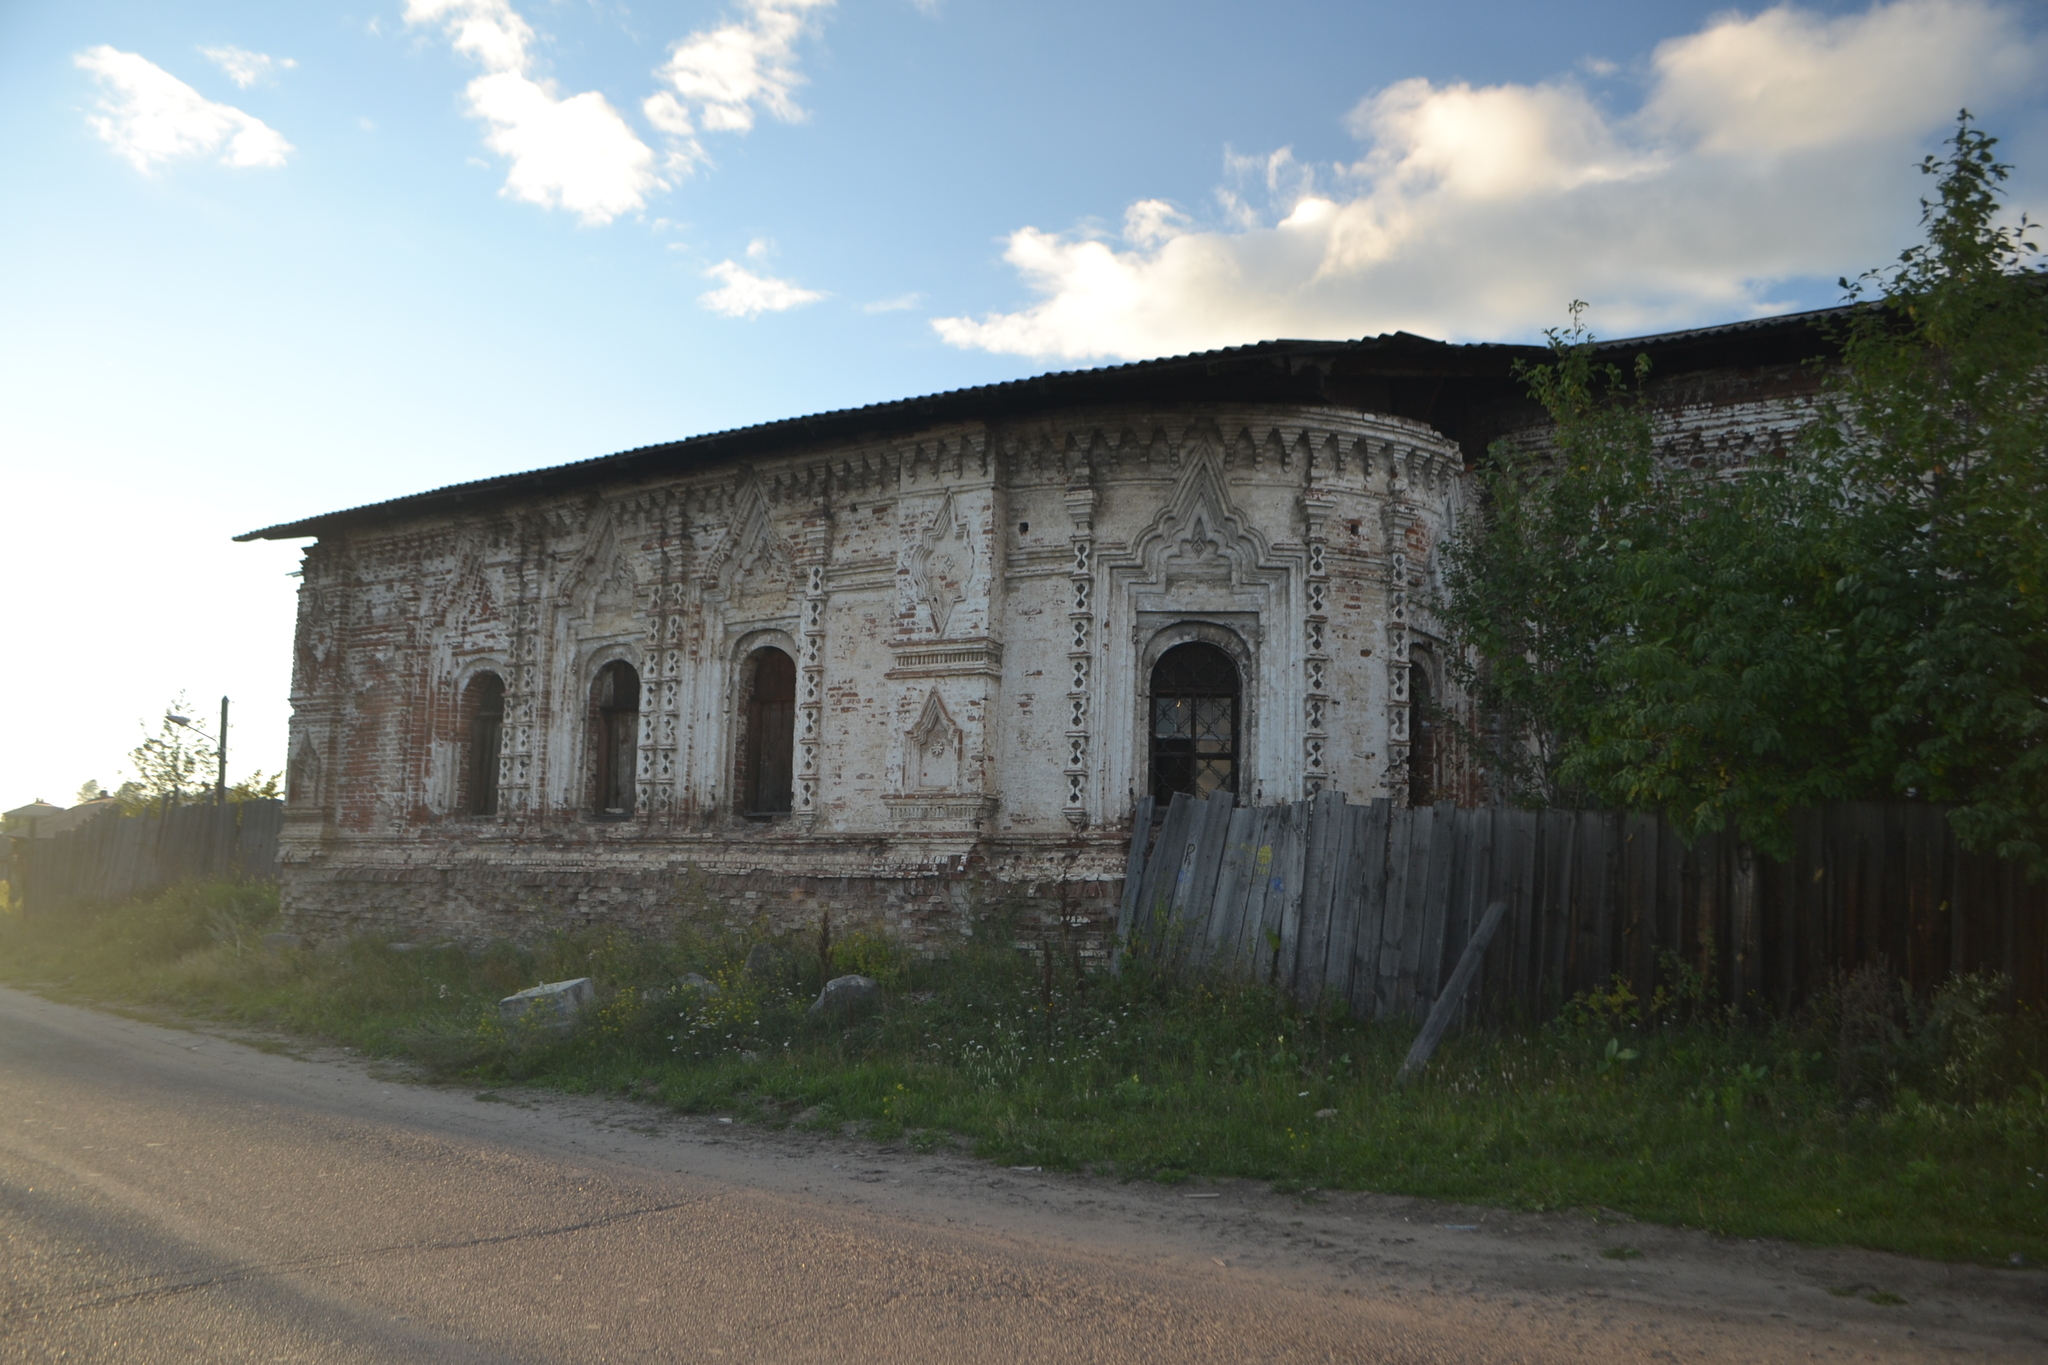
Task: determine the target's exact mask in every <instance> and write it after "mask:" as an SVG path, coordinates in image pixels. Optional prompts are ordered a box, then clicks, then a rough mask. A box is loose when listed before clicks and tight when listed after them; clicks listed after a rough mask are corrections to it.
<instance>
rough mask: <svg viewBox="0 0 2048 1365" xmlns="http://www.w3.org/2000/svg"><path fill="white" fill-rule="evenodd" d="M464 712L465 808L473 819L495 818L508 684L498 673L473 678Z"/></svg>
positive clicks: (464, 699)
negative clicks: (465, 729) (467, 746)
mask: <svg viewBox="0 0 2048 1365" xmlns="http://www.w3.org/2000/svg"><path fill="white" fill-rule="evenodd" d="M462 709H463V711H464V712H465V713H466V714H467V715H468V718H469V725H468V727H467V728H468V731H469V734H468V740H469V754H468V757H467V761H466V762H465V763H464V765H463V768H464V772H463V778H464V791H463V801H462V808H463V809H464V810H467V811H468V812H469V813H470V814H471V815H496V814H497V813H498V755H499V753H500V752H501V750H502V749H503V747H504V734H505V680H504V679H503V678H500V677H499V676H498V675H497V674H495V673H479V674H477V675H476V676H475V677H474V678H471V679H470V680H469V686H468V687H466V688H464V689H463V692H462Z"/></svg>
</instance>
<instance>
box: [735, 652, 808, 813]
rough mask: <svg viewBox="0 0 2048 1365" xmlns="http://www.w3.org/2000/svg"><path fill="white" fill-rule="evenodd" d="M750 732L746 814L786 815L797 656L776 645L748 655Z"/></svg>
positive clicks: (744, 776) (745, 748)
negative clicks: (794, 657) (791, 656)
mask: <svg viewBox="0 0 2048 1365" xmlns="http://www.w3.org/2000/svg"><path fill="white" fill-rule="evenodd" d="M748 664H749V668H750V672H751V673H752V677H751V679H750V685H749V687H748V689H747V713H746V725H747V729H746V734H745V736H744V737H743V739H742V741H741V751H742V754H741V771H740V776H741V780H742V782H743V784H744V785H743V787H742V791H741V795H742V797H743V799H744V800H745V802H746V805H745V809H744V811H743V813H744V814H746V815H748V816H768V815H787V814H788V813H789V810H790V805H791V796H792V791H791V788H792V783H791V781H790V778H791V769H792V763H791V760H792V758H793V755H794V750H795V748H796V660H794V659H792V658H790V657H789V656H788V655H787V654H784V653H783V652H782V651H781V650H779V649H775V648H773V647H769V648H764V649H757V650H755V651H754V652H753V655H752V656H751V657H750V658H749V659H748Z"/></svg>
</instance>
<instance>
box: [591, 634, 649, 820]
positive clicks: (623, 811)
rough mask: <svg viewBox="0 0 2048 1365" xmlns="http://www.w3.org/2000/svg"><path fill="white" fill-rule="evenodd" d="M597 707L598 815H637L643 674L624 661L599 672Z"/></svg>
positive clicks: (612, 817) (594, 694) (594, 698)
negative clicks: (635, 784) (635, 785)
mask: <svg viewBox="0 0 2048 1365" xmlns="http://www.w3.org/2000/svg"><path fill="white" fill-rule="evenodd" d="M591 693H592V695H591V700H592V702H593V703H594V704H595V705H594V710H595V711H596V716H595V720H596V727H595V728H596V733H595V735H594V736H593V740H594V742H595V745H596V748H597V802H596V805H597V811H596V813H597V815H598V816H599V817H601V818H604V819H610V820H623V819H625V818H626V817H628V816H630V815H631V814H632V813H633V779H634V771H635V769H636V767H637V766H638V759H639V755H640V674H639V672H638V671H637V670H635V669H634V667H633V665H631V664H629V663H627V662H625V661H624V660H617V661H614V662H612V663H608V664H606V665H605V666H604V667H603V668H601V669H599V670H598V673H597V683H596V685H595V686H594V687H593V688H592V689H591Z"/></svg>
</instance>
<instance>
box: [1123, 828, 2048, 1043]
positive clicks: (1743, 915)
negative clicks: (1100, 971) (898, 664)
mask: <svg viewBox="0 0 2048 1365" xmlns="http://www.w3.org/2000/svg"><path fill="white" fill-rule="evenodd" d="M1793 832H1794V852H1793V855H1792V857H1791V858H1789V859H1788V860H1786V861H1784V862H1778V861H1774V860H1771V859H1765V858H1760V857H1758V856H1757V855H1756V854H1755V853H1754V852H1753V851H1752V850H1751V849H1749V848H1748V847H1747V846H1745V845H1743V844H1741V843H1740V842H1739V841H1737V840H1735V839H1733V838H1732V837H1727V836H1718V837H1717V836H1709V837H1704V838H1702V839H1700V840H1698V841H1697V842H1696V843H1694V844H1693V845H1691V846H1690V847H1688V846H1686V845H1685V844H1684V843H1683V842H1682V841H1681V840H1680V839H1679V838H1678V836H1677V834H1676V832H1675V831H1674V830H1672V829H1671V827H1670V826H1668V825H1666V824H1665V823H1664V822H1662V821H1660V820H1657V819H1655V818H1653V817H1649V816H1641V815H1628V816H1623V815H1617V814H1614V813H1611V812H1603V811H1569V810H1548V811H1541V812H1536V811H1523V810H1460V809H1456V808H1454V807H1451V806H1448V805H1445V806H1439V807H1430V808H1422V809H1416V810H1410V809H1407V808H1401V807H1395V806H1393V805H1392V804H1391V803H1390V802H1388V801H1387V800H1385V799H1384V798H1382V799H1379V800H1376V801H1373V802H1372V803H1370V804H1368V805H1363V806H1353V805H1349V804H1346V803H1345V801H1344V800H1343V798H1342V796H1341V795H1340V794H1337V793H1327V794H1324V795H1322V796H1319V797H1318V798H1316V799H1315V800H1313V801H1304V802H1298V803H1295V804H1293V805H1286V806H1266V807H1257V808H1248V807H1237V806H1235V805H1234V804H1232V802H1231V800H1230V798H1228V797H1227V796H1219V797H1217V798H1213V799H1211V800H1209V801H1198V800H1190V799H1188V798H1185V797H1177V798H1175V800H1174V802H1173V804H1172V805H1171V806H1169V807H1168V809H1167V813H1166V816H1165V819H1164V821H1163V822H1162V824H1161V826H1160V832H1159V835H1158V838H1157V839H1156V840H1155V841H1154V845H1153V848H1152V851H1151V854H1150V856H1149V857H1146V858H1144V859H1143V862H1142V864H1138V863H1136V862H1135V860H1136V859H1137V857H1138V853H1137V851H1136V850H1137V849H1138V841H1137V840H1135V839H1134V841H1133V850H1134V852H1133V855H1132V856H1133V859H1134V865H1135V866H1138V867H1139V871H1138V874H1137V880H1138V883H1139V885H1138V887H1137V888H1136V890H1135V891H1128V890H1127V893H1126V900H1125V905H1126V906H1128V907H1130V910H1129V914H1128V918H1127V919H1122V920H1120V924H1121V925H1122V927H1123V929H1124V937H1125V942H1126V943H1127V944H1128V945H1130V946H1132V947H1135V948H1137V949H1138V950H1139V951H1141V952H1145V953H1149V954H1151V955H1152V956H1153V957H1154V959H1155V960H1156V961H1157V963H1158V965H1159V966H1160V967H1161V968H1162V969H1164V970H1167V971H1180V972H1192V973H1206V974H1211V975H1215V976H1219V977H1225V978H1234V979H1239V980H1255V981H1260V982H1270V983H1272V984H1274V985H1276V986H1278V987H1280V988H1281V989H1283V990H1284V991H1286V992H1287V993H1288V994H1289V995H1291V996H1292V997H1293V998H1295V999H1296V1000H1297V1001H1299V1002H1300V1003H1301V1004H1303V1005H1304V1006H1307V1007H1311V1008H1313V1007H1316V1006H1318V1005H1324V1004H1327V1005H1331V1006H1342V1007H1345V1008H1348V1010H1349V1011H1350V1012H1351V1013H1352V1014H1353V1015H1354V1016H1356V1017H1359V1018H1374V1017H1377V1018H1384V1017H1388V1016H1390V1015H1394V1014H1403V1013H1407V1014H1420V1013H1422V1012H1424V1011H1425V1010H1426V1009H1427V1008H1428V1007H1429V1006H1430V1004H1431V1002H1432V1001H1434V1000H1436V999H1438V998H1439V997H1440V996H1441V995H1442V994H1443V991H1442V989H1440V983H1441V982H1443V981H1444V979H1445V977H1446V974H1447V969H1448V968H1450V967H1451V965H1452V964H1453V963H1454V962H1458V961H1461V960H1462V957H1463V954H1464V951H1465V948H1466V946H1467V945H1468V944H1469V943H1470V941H1471V936H1472V934H1473V932H1474V931H1475V930H1476V928H1477V925H1478V922H1479V919H1480V917H1481V913H1480V912H1481V907H1484V906H1491V905H1492V904H1493V903H1494V902H1496V901H1498V902H1500V903H1501V905H1502V906H1503V907H1504V908H1503V909H1502V912H1501V915H1502V918H1501V921H1500V927H1499V931H1498V933H1497V934H1496V936H1495V937H1494V940H1493V942H1492V944H1491V946H1490V947H1489V948H1488V949H1487V951H1486V952H1485V953H1484V955H1483V960H1481V961H1479V962H1477V963H1475V965H1474V968H1473V970H1474V971H1475V972H1476V973H1477V976H1476V979H1475V983H1474V985H1473V987H1472V990H1471V991H1470V992H1469V993H1468V994H1467V996H1466V1003H1465V1005H1464V1006H1463V1007H1462V1009H1460V1010H1459V1011H1458V1014H1459V1017H1461V1018H1465V1019H1468V1020H1469V1019H1474V1018H1480V1017H1495V1018H1498V1017H1502V1016H1503V1015H1506V1014H1510V1013H1513V1014H1518V1015H1522V1016H1524V1017H1528V1016H1540V1015H1542V1014H1546V1013H1548V1012H1550V1011H1554V1010H1555V1009H1556V1008H1558V1006H1559V1005H1560V1004H1561V1003H1562V1002H1563V1001H1564V1000H1566V999H1567V998H1569V997H1570V996H1571V995H1573V994H1575V993H1578V992H1581V991H1587V990H1595V989H1605V988H1607V986H1608V985H1609V983H1610V982H1611V981H1613V980H1615V979H1617V978H1618V979H1619V980H1621V981H1622V982H1624V983H1625V984H1627V985H1628V986H1629V988H1630V989H1631V990H1633V991H1635V993H1636V994H1637V995H1638V996H1639V997H1648V996H1649V995H1650V993H1651V992H1652V991H1653V990H1654V989H1655V988H1656V987H1657V986H1658V985H1660V984H1664V985H1668V984H1671V978H1672V975H1673V973H1674V972H1675V971H1676V970H1678V968H1679V967H1681V966H1683V967H1688V968H1691V969H1694V970H1697V971H1698V972H1699V973H1700V976H1701V978H1702V980H1703V981H1704V983H1705V984H1706V986H1707V989H1708V990H1709V992H1710V993H1711V994H1712V995H1713V996H1714V997H1715V998H1716V999H1719V1000H1722V1001H1726V1002H1729V1003H1734V1004H1738V1005H1740V1006H1742V1007H1744V1008H1773V1009H1777V1010H1780V1011H1783V1010H1788V1009H1791V1008H1794V1007H1796V1006H1797V1005H1798V1004H1799V1003H1800V1002H1801V1001H1803V1000H1805V999H1807V998H1809V997H1810V996H1811V995H1812V994H1813V993H1814V992H1815V991H1817V990H1822V989H1825V988H1827V987H1828V986H1829V985H1830V984H1831V983H1832V981H1833V980H1834V979H1835V976H1836V974H1837V973H1838V972H1840V971H1842V970H1844V969H1845V968H1847V967H1850V966H1854V965H1856V964H1858V963H1861V962H1867V961H1876V960H1878V959H1879V958H1882V959H1883V960H1884V961H1885V962H1887V963H1888V964H1890V969H1891V970H1894V971H1898V972H1901V973H1902V974H1904V975H1905V977H1906V979H1907V980H1908V981H1910V982H1911V983H1912V984H1913V985H1914V988H1915V989H1917V990H1928V989H1932V987H1933V986H1934V985H1936V984H1938V983H1939V982H1940V980H1942V979H1943V978H1944V977H1946V976H1947V975H1948V974H1950V973H1952V972H1960V971H1975V970H1987V971H1999V972H2004V973H2005V974H2007V975H2009V976H2011V977H2012V978H2013V980H2014V983H2015V986H2016V988H2017V990H2018V992H2019V996H2020V998H2021V999H2023V1000H2040V999H2042V998H2043V996H2044V995H2048V887H2043V886H2039V885H2035V884H2031V883H2028V882H2027V881H2026V880H2025V878H2024V877H2023V876H2022V875H2021V874H2020V873H2019V872H2018V870H2017V869H2016V868H2014V867H2012V866H2011V865H2010V864H2005V863H2001V862H1998V861H1997V860H1995V859H1989V858H1981V857H1976V856H1974V855H1968V854H1964V853H1963V852H1962V851H1961V850H1960V848H1959V847H1958V846H1957V844H1956V842H1955V838H1954V835H1953V832H1952V831H1951V830H1950V829H1949V827H1948V824H1947V821H1946V818H1945V815H1944V813H1943V812H1942V811H1941V810H1939V809H1938V808H1935V807H1927V806H1917V805H1907V804H1901V805H1899V806H1896V807H1882V806H1879V805H1876V804H1862V805H1851V804H1846V803H1845V804H1842V805H1839V806H1835V807H1830V808H1828V809H1826V810H1823V811H1814V812H1804V813H1801V814H1800V815H1799V816H1798V817H1797V818H1796V819H1795V822H1794V831H1793Z"/></svg>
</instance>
